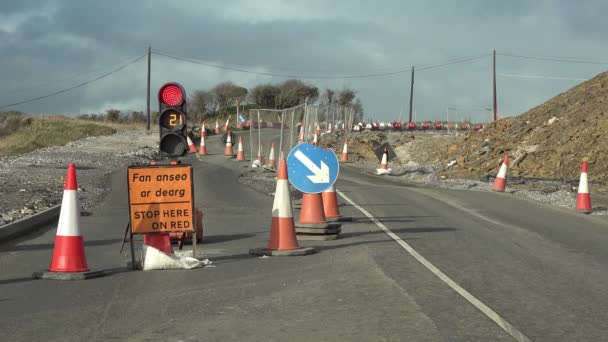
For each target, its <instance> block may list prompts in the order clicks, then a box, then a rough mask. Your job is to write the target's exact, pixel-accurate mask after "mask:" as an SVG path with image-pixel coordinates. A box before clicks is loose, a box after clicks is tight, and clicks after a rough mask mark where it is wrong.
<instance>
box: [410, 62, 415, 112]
mask: <svg viewBox="0 0 608 342" xmlns="http://www.w3.org/2000/svg"><path fill="white" fill-rule="evenodd" d="M413 105H414V66H412V77H411V80H410V121H409V122H412V108H413Z"/></svg>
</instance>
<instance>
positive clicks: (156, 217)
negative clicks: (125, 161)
mask: <svg viewBox="0 0 608 342" xmlns="http://www.w3.org/2000/svg"><path fill="white" fill-rule="evenodd" d="M127 177H128V178H127V184H128V187H129V217H130V220H131V231H132V232H133V233H162V232H174V231H181V232H185V231H187V232H192V231H194V220H193V216H194V198H193V196H192V193H193V191H192V190H193V184H192V166H190V165H154V166H130V167H129V169H128V172H127Z"/></svg>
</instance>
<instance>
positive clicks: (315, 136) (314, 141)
mask: <svg viewBox="0 0 608 342" xmlns="http://www.w3.org/2000/svg"><path fill="white" fill-rule="evenodd" d="M312 144H313V145H315V146H317V145H319V142H318V141H317V132H315V134H314V135H313V136H312Z"/></svg>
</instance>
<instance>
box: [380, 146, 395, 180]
mask: <svg viewBox="0 0 608 342" xmlns="http://www.w3.org/2000/svg"><path fill="white" fill-rule="evenodd" d="M376 172H377V173H378V175H388V174H391V173H392V170H391V169H389V168H388V149H387V148H386V147H385V148H384V152H383V153H382V161H381V162H380V168H379V169H376Z"/></svg>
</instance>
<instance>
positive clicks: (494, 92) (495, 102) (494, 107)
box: [492, 50, 498, 121]
mask: <svg viewBox="0 0 608 342" xmlns="http://www.w3.org/2000/svg"><path fill="white" fill-rule="evenodd" d="M492 55H493V57H494V63H493V69H494V72H493V73H494V75H493V76H494V82H493V97H494V106H493V109H494V121H496V120H498V103H497V101H496V50H494V52H493V54H492Z"/></svg>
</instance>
